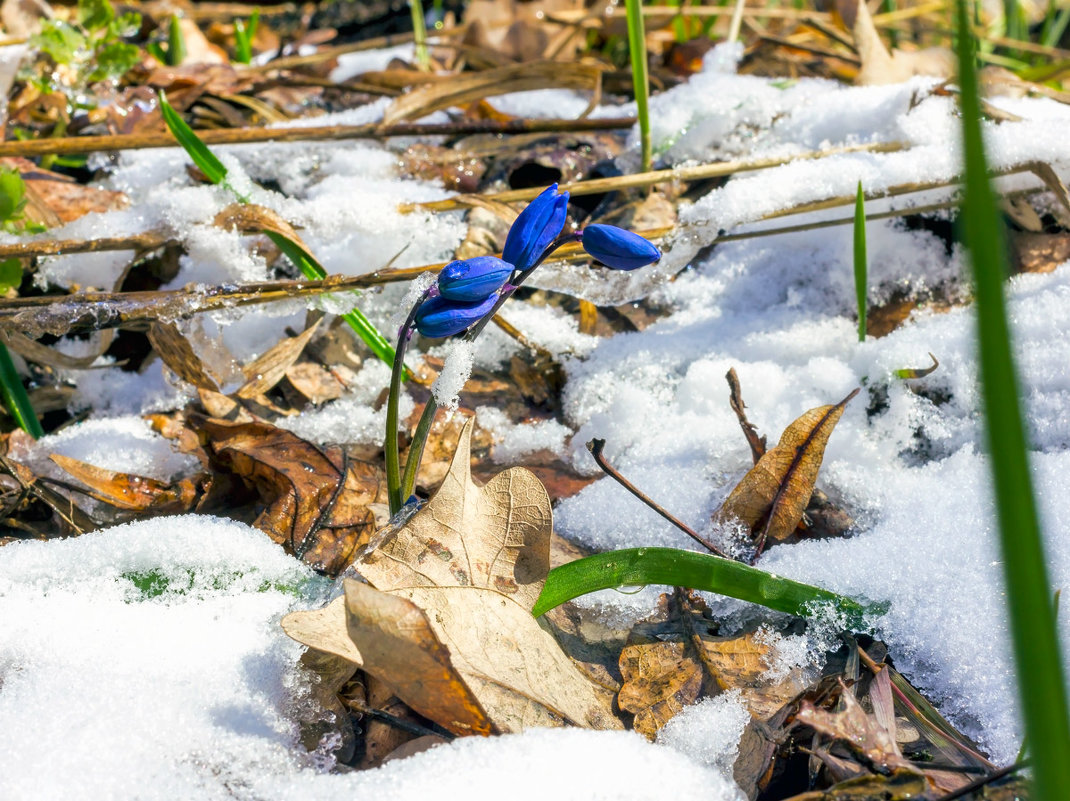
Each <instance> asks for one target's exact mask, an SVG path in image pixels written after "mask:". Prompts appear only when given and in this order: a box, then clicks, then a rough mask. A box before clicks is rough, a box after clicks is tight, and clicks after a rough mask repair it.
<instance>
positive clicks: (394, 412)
mask: <svg viewBox="0 0 1070 801" xmlns="http://www.w3.org/2000/svg"><path fill="white" fill-rule="evenodd" d="M432 286H434V285H432ZM429 293H430V288H429V289H428V290H427V291H425V292H423V293H422V294H421V295H420V297H419V298H418V299H417V301H416V303H414V304H413V307H412V309H411V310H410V311H409V316H408V317H406V318H405V323H404V324H403V325H402V326H401V328H400V329H399V330H398V346H397V348H395V349H394V361H393V364H392V365H391V369H390V393H389V394H388V395H387V398H386V439H385V440H384V441H383V450H385V451H386V489H387V498H388V500H389V501H390V514H391V515H395V514H397V512H398V510H399V509H401V505H402V499H403V498H407V497H409V495H410V494H412V493H411V491H410V492H408V493H403V492H402V484H401V457H400V456H399V454H398V403H399V402H400V399H401V378H402V374H403V373H404V372H405V348H406V346H407V345H408V344H409V337H410V336H412V330H413V324H414V323H415V321H416V312H418V311H419V310H420V306H421V305H423V302H424V301H425V300H427V297H428V294H429ZM421 422H422V420H421ZM420 450H421V451H422V450H423V445H422V444H421V446H420ZM410 458H411V457H410Z"/></svg>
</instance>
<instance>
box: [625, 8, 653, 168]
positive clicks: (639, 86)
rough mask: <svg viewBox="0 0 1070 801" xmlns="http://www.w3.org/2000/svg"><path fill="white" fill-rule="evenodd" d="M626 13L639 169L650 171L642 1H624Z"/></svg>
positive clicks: (647, 83) (647, 89)
mask: <svg viewBox="0 0 1070 801" xmlns="http://www.w3.org/2000/svg"><path fill="white" fill-rule="evenodd" d="M626 9H627V12H628V54H629V56H630V58H631V62H632V87H633V88H634V91H635V107H636V111H635V114H636V117H638V119H639V150H640V161H641V167H640V169H641V170H642V171H643V172H649V171H650V160H651V148H650V77H649V76H648V75H647V63H646V59H647V55H646V25H645V24H644V23H643V4H642V0H626Z"/></svg>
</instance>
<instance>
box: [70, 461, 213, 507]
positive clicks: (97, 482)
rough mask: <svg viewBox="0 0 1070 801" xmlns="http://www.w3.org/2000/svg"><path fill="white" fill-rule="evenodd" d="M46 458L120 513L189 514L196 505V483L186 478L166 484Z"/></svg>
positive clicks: (82, 463) (79, 462)
mask: <svg viewBox="0 0 1070 801" xmlns="http://www.w3.org/2000/svg"><path fill="white" fill-rule="evenodd" d="M49 458H50V459H51V460H52V461H53V462H55V463H56V464H58V465H59V466H60V467H62V468H63V469H64V470H66V471H67V472H68V473H70V474H71V475H72V476H74V477H75V478H76V479H78V480H79V481H81V482H82V483H83V484H85V485H86V486H87V487H90V488H92V489H93V490H95V491H96V493H97V495H98V497H99V500H103V501H105V502H106V503H109V504H111V505H112V506H116V507H118V508H120V509H129V510H131V511H135V512H145V511H148V510H150V509H151V510H152V511H154V512H159V513H164V512H169V513H173V514H181V513H182V512H188V511H189V510H190V509H192V508H193V506H194V504H195V503H196V502H197V483H196V481H194V480H193V479H189V478H185V479H181V480H179V481H176V482H174V483H172V484H169V483H167V482H165V481H158V480H157V479H155V478H149V477H147V476H137V475H132V474H130V473H119V472H117V471H115V470H107V469H105V468H103V467H96V466H94V465H91V464H88V463H86V462H83V461H80V460H78V459H72V458H71V457H70V456H64V455H63V454H61V453H53V454H51V455H50V456H49Z"/></svg>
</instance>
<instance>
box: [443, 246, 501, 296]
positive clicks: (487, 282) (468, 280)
mask: <svg viewBox="0 0 1070 801" xmlns="http://www.w3.org/2000/svg"><path fill="white" fill-rule="evenodd" d="M512 274H513V265H511V264H509V263H508V262H504V261H502V260H501V259H499V258H498V257H497V256H477V257H476V258H474V259H464V260H463V261H451V262H450V263H449V264H447V265H446V266H445V267H443V268H442V272H440V273H439V274H438V291H439V294H440V295H441V296H442V297H444V298H446V299H447V300H460V301H465V302H467V303H473V302H475V301H479V300H484V299H485V298H486V297H487V296H488V295H492V294H494V293H495V292H497V291H498V290H499V289H501V288H502V287H503V286H504V285H505V282H506V281H508V280H509V276H510V275H512Z"/></svg>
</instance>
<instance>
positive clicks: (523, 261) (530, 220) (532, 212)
mask: <svg viewBox="0 0 1070 801" xmlns="http://www.w3.org/2000/svg"><path fill="white" fill-rule="evenodd" d="M567 215H568V192H562V193H561V194H557V184H554V185H553V186H549V187H547V188H546V190H545V191H544V192H543V193H542V194H541V195H539V196H538V197H537V198H535V199H534V200H533V201H531V202H530V203H529V204H528V205H527V208H525V209H524V210H523V211H522V212H520V216H519V217H517V218H516V222H514V223H513V227H512V228H510V229H509V236H507V237H506V238H505V250H504V252H503V253H502V258H503V259H505V260H506V261H507V262H509V263H510V264H512V265H514V266H515V267H516V269H518V270H519V271H520V272H524V271H525V270H528V269H530V268H531V266H532V265H533V264H535V262H537V261H538V260H539V256H541V255H542V252H543V251H544V250H546V248H547V246H548V245H549V244H550V243H551V242H553V241H554V240H555V239H557V237H558V235H559V234H560V233H561V230H562V229H563V228H564V227H565V217H566V216H567Z"/></svg>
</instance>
